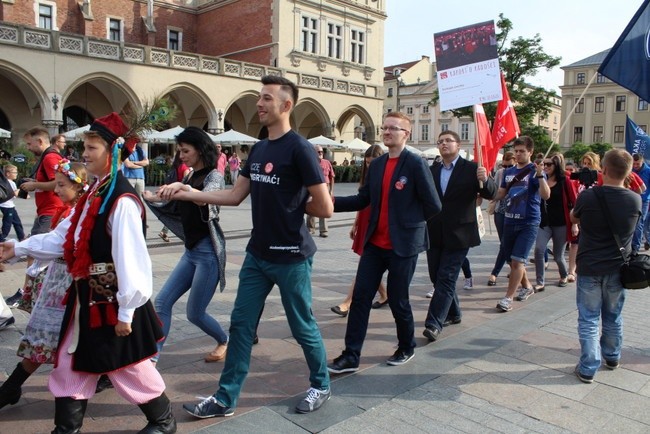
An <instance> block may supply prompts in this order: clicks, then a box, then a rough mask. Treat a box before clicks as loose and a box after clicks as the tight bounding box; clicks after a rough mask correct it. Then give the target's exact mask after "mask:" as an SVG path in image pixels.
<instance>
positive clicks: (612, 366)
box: [605, 360, 621, 371]
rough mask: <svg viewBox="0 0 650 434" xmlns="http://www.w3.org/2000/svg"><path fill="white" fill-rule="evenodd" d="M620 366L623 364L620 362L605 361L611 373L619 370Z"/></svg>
mask: <svg viewBox="0 0 650 434" xmlns="http://www.w3.org/2000/svg"><path fill="white" fill-rule="evenodd" d="M619 366H621V364H620V362H619V361H618V360H605V367H606V368H607V369H609V370H610V371H613V370H614V369H618V367H619Z"/></svg>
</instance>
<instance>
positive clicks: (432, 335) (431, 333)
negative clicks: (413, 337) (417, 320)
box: [422, 327, 440, 342]
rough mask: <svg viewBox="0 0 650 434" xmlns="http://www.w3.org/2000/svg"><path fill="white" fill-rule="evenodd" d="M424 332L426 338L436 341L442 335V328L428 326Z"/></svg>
mask: <svg viewBox="0 0 650 434" xmlns="http://www.w3.org/2000/svg"><path fill="white" fill-rule="evenodd" d="M422 334H423V335H424V337H425V338H427V339H429V341H431V342H435V341H436V340H438V336H440V330H438V329H437V328H435V327H427V328H425V329H424V331H423V332H422Z"/></svg>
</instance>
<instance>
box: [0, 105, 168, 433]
mask: <svg viewBox="0 0 650 434" xmlns="http://www.w3.org/2000/svg"><path fill="white" fill-rule="evenodd" d="M136 141H137V137H135V135H134V133H133V132H132V130H131V131H130V130H129V128H128V127H127V126H126V125H125V123H124V121H123V120H122V119H121V118H120V116H119V115H118V114H117V113H111V114H110V115H107V116H104V117H102V118H98V119H96V120H95V121H94V122H93V123H92V125H91V127H90V130H89V131H88V132H86V133H85V140H84V153H83V158H84V161H85V164H86V170H87V171H88V173H89V174H91V175H94V176H95V177H96V181H95V182H94V184H93V185H92V186H91V187H90V190H89V191H88V193H86V194H85V195H84V196H83V197H82V198H81V199H80V200H79V202H78V203H77V206H76V207H75V210H74V213H73V214H72V215H71V216H70V217H69V218H68V219H66V220H64V221H63V222H61V223H60V224H59V226H58V227H57V228H56V229H55V230H54V231H52V232H50V233H48V234H44V235H43V236H42V237H43V238H42V242H43V245H44V246H46V247H45V248H47V249H48V250H51V251H54V250H57V249H58V252H59V253H63V257H64V259H65V261H66V263H67V265H68V270H69V272H70V273H71V274H72V278H73V280H74V281H73V283H72V285H71V286H70V289H69V290H68V293H67V295H66V299H67V302H66V311H65V315H64V318H63V324H62V327H61V334H60V338H59V350H58V352H57V357H56V362H55V367H54V370H53V371H52V373H51V374H50V377H49V388H50V391H51V392H52V394H53V395H54V397H55V415H54V422H55V425H56V428H55V430H54V431H53V433H68V432H70V433H75V432H78V431H79V430H80V429H81V426H82V424H83V417H84V414H85V411H86V406H87V403H88V399H89V398H91V397H92V396H93V395H94V393H95V387H96V385H97V379H98V378H99V376H100V374H107V375H108V377H109V378H110V380H111V382H112V383H113V385H114V387H115V390H116V391H117V393H118V394H120V395H121V396H122V397H123V398H125V399H126V400H127V401H129V402H131V403H133V404H137V405H138V406H139V407H140V409H141V410H142V412H143V413H144V414H145V416H146V417H147V420H148V424H147V426H146V427H145V428H144V429H143V430H141V431H140V432H141V433H154V432H155V433H173V432H176V420H175V419H174V416H173V414H172V408H171V403H170V401H169V399H168V398H167V396H166V395H165V393H164V390H165V383H164V381H163V379H162V377H161V376H160V373H159V372H158V371H157V370H156V368H155V367H154V365H153V364H152V363H151V361H150V360H149V359H150V358H151V357H152V356H153V355H155V354H156V352H157V348H156V343H157V341H159V340H160V339H162V337H163V334H162V329H161V327H160V321H159V319H158V317H157V315H156V313H155V311H154V309H153V306H152V304H151V302H150V301H149V298H150V297H151V294H152V273H151V259H150V258H149V254H148V252H147V246H146V243H145V237H144V230H145V214H144V213H145V210H144V205H143V204H142V202H141V201H140V199H139V198H138V196H137V194H136V192H135V190H134V189H133V187H131V185H130V184H129V183H128V181H127V180H126V178H124V177H123V176H122V174H121V173H120V172H119V171H118V166H119V164H120V163H121V160H122V158H121V157H126V156H127V155H128V153H129V152H131V151H133V149H134V148H135V143H136ZM11 254H13V252H9V255H8V256H9V257H10V255H11ZM4 256H5V255H3V257H4Z"/></svg>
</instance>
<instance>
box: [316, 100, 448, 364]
mask: <svg viewBox="0 0 650 434" xmlns="http://www.w3.org/2000/svg"><path fill="white" fill-rule="evenodd" d="M381 130H382V131H383V134H382V138H383V141H384V145H385V146H386V147H387V148H388V153H386V154H384V155H382V156H380V157H377V158H375V159H374V160H373V161H372V163H370V166H369V167H368V175H367V178H366V183H365V184H364V185H363V187H361V188H360V189H359V192H358V194H356V195H354V196H348V197H337V198H335V199H336V200H335V202H334V211H335V212H342V211H359V210H361V209H363V208H365V207H367V206H368V205H370V221H369V223H368V232H367V234H366V239H365V240H364V245H363V253H362V255H361V259H360V260H359V267H358V269H357V276H356V280H355V285H354V293H353V296H352V305H351V306H350V313H349V314H348V324H347V330H346V333H345V350H344V351H343V354H341V355H340V356H339V357H337V358H335V359H334V361H333V363H331V364H329V365H327V369H328V370H329V371H330V373H332V374H341V373H344V372H354V371H357V370H358V369H359V358H360V356H361V348H362V346H363V342H364V340H365V338H366V332H367V330H368V317H369V316H370V309H371V306H372V301H373V298H374V296H375V293H376V292H377V288H378V287H379V283H380V282H381V280H382V277H383V275H384V272H385V271H386V270H388V288H387V289H388V305H389V306H390V309H391V311H392V313H393V318H394V319H395V326H396V328H397V340H398V346H397V351H395V353H394V354H393V355H392V356H391V357H390V358H389V359H388V360H387V361H386V363H387V364H388V365H392V366H398V365H403V364H404V363H406V362H408V361H409V360H411V359H412V358H413V356H414V354H415V352H414V349H415V337H414V330H415V328H414V322H413V311H412V310H411V305H410V303H409V285H410V284H411V279H412V278H413V272H414V271H415V266H416V264H417V259H418V254H419V253H421V252H423V251H425V250H426V249H427V248H428V244H429V242H428V236H427V225H426V221H427V220H428V219H430V218H431V217H433V216H434V215H436V214H437V213H438V212H440V209H441V205H440V199H439V198H438V194H437V193H436V188H435V185H434V182H433V178H432V177H431V172H430V171H429V169H428V167H427V165H426V163H425V162H424V160H423V159H422V158H421V157H419V156H417V155H415V154H413V153H411V152H409V151H407V150H405V147H406V141H407V139H408V138H409V137H410V135H411V121H410V119H409V118H408V117H407V116H406V115H404V114H403V113H399V112H390V113H388V114H387V115H386V117H385V119H384V123H383V126H382V127H381Z"/></svg>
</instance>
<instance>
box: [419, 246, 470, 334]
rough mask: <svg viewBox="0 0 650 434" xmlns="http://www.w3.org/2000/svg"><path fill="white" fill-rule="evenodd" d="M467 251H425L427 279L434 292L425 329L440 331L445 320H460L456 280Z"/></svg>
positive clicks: (439, 249) (434, 248)
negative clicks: (427, 269)
mask: <svg viewBox="0 0 650 434" xmlns="http://www.w3.org/2000/svg"><path fill="white" fill-rule="evenodd" d="M468 251H469V249H468V248H465V249H446V248H444V247H432V248H431V249H429V250H427V265H428V268H429V278H430V279H431V283H433V286H434V287H435V288H436V290H435V292H434V293H433V298H431V302H430V303H429V310H428V312H427V319H426V320H425V321H424V326H425V327H427V328H436V329H438V331H442V325H443V324H444V322H445V321H446V320H447V319H450V320H454V319H460V318H461V316H462V313H461V311H460V302H459V301H458V294H456V280H458V274H459V273H460V269H461V266H462V264H463V262H464V261H465V260H466V259H467V252H468ZM468 264H469V263H468Z"/></svg>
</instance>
